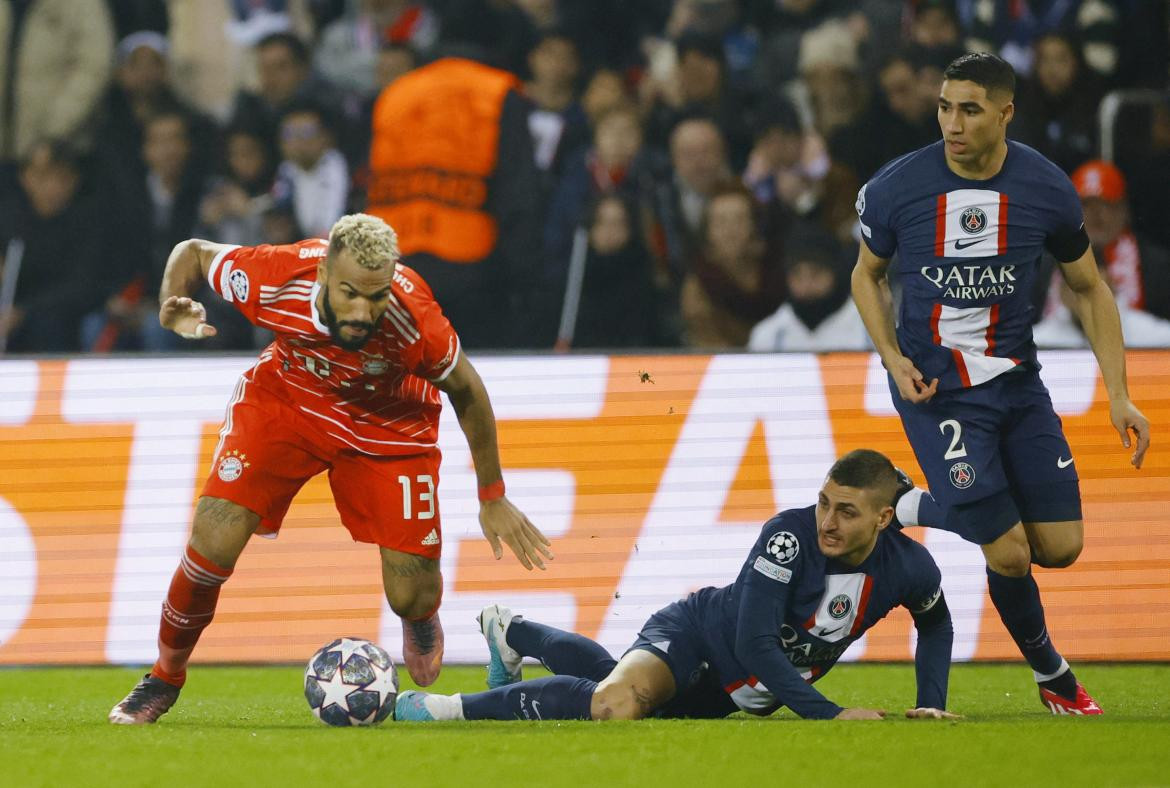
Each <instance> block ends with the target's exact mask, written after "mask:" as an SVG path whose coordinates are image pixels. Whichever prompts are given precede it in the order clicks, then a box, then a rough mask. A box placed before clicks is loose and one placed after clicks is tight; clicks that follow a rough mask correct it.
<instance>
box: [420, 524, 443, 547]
mask: <svg viewBox="0 0 1170 788" xmlns="http://www.w3.org/2000/svg"><path fill="white" fill-rule="evenodd" d="M422 543H423V545H424V546H430V545H433V544H438V543H439V532H438V531H437V530H435V529H434V528H432V529H431V532H430V533H429V534H427V535H426V536H425V537H423V540H422Z"/></svg>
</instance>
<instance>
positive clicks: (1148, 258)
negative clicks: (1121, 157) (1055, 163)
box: [1044, 160, 1170, 344]
mask: <svg viewBox="0 0 1170 788" xmlns="http://www.w3.org/2000/svg"><path fill="white" fill-rule="evenodd" d="M1072 182H1073V186H1075V187H1076V190H1077V194H1078V195H1080V198H1081V204H1082V205H1083V206H1084V210H1085V232H1087V233H1088V234H1089V242H1090V243H1091V244H1092V246H1093V256H1094V257H1095V258H1096V259H1097V265H1098V266H1099V267H1100V268H1101V275H1102V278H1103V279H1104V280H1105V281H1106V282H1107V283H1108V284H1109V287H1110V288H1112V290H1113V294H1114V296H1115V297H1116V299H1117V305H1118V307H1119V308H1127V309H1130V310H1137V311H1144V312H1149V313H1151V314H1153V315H1155V316H1157V317H1160V318H1164V319H1170V252H1167V250H1166V249H1165V248H1164V247H1162V246H1160V245H1159V244H1157V243H1155V242H1154V241H1152V240H1150V239H1149V238H1147V237H1145V236H1144V235H1143V234H1141V233H1135V232H1134V230H1133V229H1132V227H1131V226H1130V218H1129V217H1130V214H1129V203H1128V201H1127V199H1126V189H1125V176H1124V175H1122V174H1121V171H1120V170H1119V169H1117V167H1115V166H1113V165H1112V164H1110V163H1109V162H1106V161H1099V160H1094V161H1090V162H1086V163H1085V164H1082V165H1081V166H1080V167H1078V168H1077V170H1076V171H1075V172H1074V173H1073V174H1072ZM1061 280H1062V277H1059V276H1054V277H1053V278H1052V281H1051V286H1050V287H1049V291H1048V302H1047V304H1046V306H1045V309H1044V317H1045V319H1047V318H1048V317H1050V316H1052V315H1054V314H1056V313H1060V312H1064V311H1067V310H1063V309H1062V306H1063V305H1064V301H1065V300H1067V299H1066V298H1064V297H1062V295H1063V292H1064V291H1063V290H1062V289H1061V287H1060V284H1061ZM1125 320H1126V315H1125V314H1124V313H1123V314H1122V321H1123V324H1124V321H1125ZM1139 320H1140V318H1139ZM1125 339H1126V343H1127V344H1130V343H1132V342H1136V341H1137V340H1138V337H1137V336H1136V333H1135V332H1134V331H1126V332H1125Z"/></svg>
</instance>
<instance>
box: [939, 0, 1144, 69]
mask: <svg viewBox="0 0 1170 788" xmlns="http://www.w3.org/2000/svg"><path fill="white" fill-rule="evenodd" d="M1123 6H1124V0H957V7H958V10H959V19H960V21H961V22H962V24H963V27H964V29H965V30H966V31H967V40H966V46H967V51H968V52H995V53H997V54H999V56H1000V57H1002V58H1003V59H1004V60H1006V61H1007V62H1009V63H1011V64H1012V66H1013V67H1014V68H1015V69H1016V70H1017V71H1018V72H1020V73H1021V74H1025V75H1027V74H1030V73H1031V72H1032V69H1033V66H1034V65H1035V62H1034V55H1035V52H1034V50H1033V48H1032V45H1033V43H1034V42H1035V41H1036V39H1037V38H1038V37H1040V36H1041V35H1043V34H1045V33H1049V32H1053V31H1057V30H1065V31H1069V32H1071V33H1073V34H1075V35H1076V37H1077V38H1078V39H1079V40H1080V42H1081V54H1082V56H1083V59H1084V62H1085V64H1086V65H1087V66H1088V67H1089V69H1091V70H1092V71H1093V72H1094V73H1095V74H1096V75H1097V76H1099V77H1100V78H1102V79H1104V80H1106V81H1108V80H1112V79H1113V78H1114V76H1116V74H1117V71H1118V67H1119V66H1120V63H1121V52H1120V49H1119V44H1120V40H1121V29H1122V22H1123V15H1124V9H1123Z"/></svg>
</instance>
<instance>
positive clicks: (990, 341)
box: [983, 304, 999, 356]
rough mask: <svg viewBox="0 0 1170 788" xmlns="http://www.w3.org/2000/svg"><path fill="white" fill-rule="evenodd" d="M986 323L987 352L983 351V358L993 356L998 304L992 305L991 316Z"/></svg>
mask: <svg viewBox="0 0 1170 788" xmlns="http://www.w3.org/2000/svg"><path fill="white" fill-rule="evenodd" d="M988 318H989V319H988V321H987V335H986V336H987V350H984V351H983V355H985V356H994V355H995V324H996V323H998V322H999V304H993V305H992V307H991V314H990V315H989V316H988Z"/></svg>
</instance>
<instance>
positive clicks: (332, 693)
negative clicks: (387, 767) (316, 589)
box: [305, 637, 398, 727]
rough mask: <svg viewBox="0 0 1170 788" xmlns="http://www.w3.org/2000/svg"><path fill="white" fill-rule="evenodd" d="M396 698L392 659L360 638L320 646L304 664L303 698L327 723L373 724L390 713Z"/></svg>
mask: <svg viewBox="0 0 1170 788" xmlns="http://www.w3.org/2000/svg"><path fill="white" fill-rule="evenodd" d="M397 698H398V670H397V669H396V668H395V667H394V660H392V659H391V658H390V655H389V654H387V653H386V651H385V650H384V649H382V648H380V647H379V646H377V645H375V644H374V643H371V642H370V641H368V640H365V639H363V638H349V637H346V638H338V639H337V640H334V641H333V642H332V643H328V644H326V645H324V646H322V647H321V648H320V649H318V650H317V653H316V654H314V655H313V656H312V658H311V659H310V660H309V664H308V666H307V667H306V668H305V700H307V701H308V702H309V708H310V709H311V710H312V712H313V716H315V717H316V718H317V719H319V720H321V722H324V723H325V724H327V725H337V726H342V727H344V726H349V725H375V724H377V723H379V722H381V721H382V720H384V719H386V718H387V717H389V716H391V714H393V712H394V701H395V700H396V699H397Z"/></svg>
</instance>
